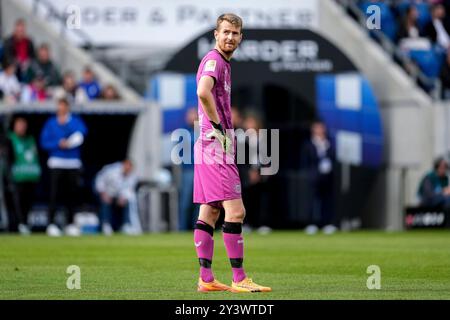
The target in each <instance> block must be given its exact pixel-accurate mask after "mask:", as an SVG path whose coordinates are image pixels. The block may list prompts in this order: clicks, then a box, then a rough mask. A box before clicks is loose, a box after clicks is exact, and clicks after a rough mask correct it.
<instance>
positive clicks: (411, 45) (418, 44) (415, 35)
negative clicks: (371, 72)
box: [397, 5, 431, 53]
mask: <svg viewBox="0 0 450 320" xmlns="http://www.w3.org/2000/svg"><path fill="white" fill-rule="evenodd" d="M418 15H419V14H418V11H417V8H416V6H414V5H410V6H409V7H408V9H407V10H406V12H405V15H404V17H403V19H402V20H401V23H400V27H399V30H398V33H397V40H398V41H399V47H400V49H401V50H402V51H404V52H405V53H406V52H408V51H409V50H429V49H431V42H430V40H429V39H427V38H425V37H422V35H421V34H420V31H419V26H418V22H417V21H418V20H417V19H418Z"/></svg>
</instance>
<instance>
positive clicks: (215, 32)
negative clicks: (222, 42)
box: [214, 30, 219, 40]
mask: <svg viewBox="0 0 450 320" xmlns="http://www.w3.org/2000/svg"><path fill="white" fill-rule="evenodd" d="M218 35H219V33H218V32H217V30H214V38H215V39H216V40H217V36H218Z"/></svg>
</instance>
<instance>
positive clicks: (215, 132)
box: [206, 121, 232, 152]
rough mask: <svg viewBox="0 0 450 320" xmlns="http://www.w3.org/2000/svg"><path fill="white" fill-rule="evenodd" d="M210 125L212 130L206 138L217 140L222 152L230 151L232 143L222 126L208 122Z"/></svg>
mask: <svg viewBox="0 0 450 320" xmlns="http://www.w3.org/2000/svg"><path fill="white" fill-rule="evenodd" d="M210 122H211V125H212V126H213V129H212V130H211V132H209V133H208V134H207V135H206V137H207V138H208V139H212V138H216V139H217V140H219V142H220V144H221V146H222V149H223V151H225V152H230V151H231V146H232V142H231V139H230V138H229V137H228V136H227V134H226V132H225V130H224V129H223V127H222V125H221V124H220V123H218V124H217V123H215V122H213V121H210Z"/></svg>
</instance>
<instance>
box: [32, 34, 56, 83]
mask: <svg viewBox="0 0 450 320" xmlns="http://www.w3.org/2000/svg"><path fill="white" fill-rule="evenodd" d="M30 73H31V74H30V75H29V78H31V79H34V78H35V77H36V76H42V77H44V80H45V85H46V86H47V87H55V86H59V85H61V74H60V72H59V70H58V68H57V67H56V65H55V64H54V63H53V61H52V59H51V54H50V48H49V46H48V44H46V43H43V44H41V45H40V46H39V48H38V50H37V57H36V60H34V61H33V62H32V63H31V68H30Z"/></svg>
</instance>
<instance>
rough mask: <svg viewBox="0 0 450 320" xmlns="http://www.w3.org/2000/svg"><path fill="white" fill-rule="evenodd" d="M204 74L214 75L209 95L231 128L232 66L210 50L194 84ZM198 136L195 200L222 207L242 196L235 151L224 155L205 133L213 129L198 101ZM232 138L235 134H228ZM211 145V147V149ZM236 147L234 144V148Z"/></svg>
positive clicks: (196, 144)
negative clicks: (223, 203)
mask: <svg viewBox="0 0 450 320" xmlns="http://www.w3.org/2000/svg"><path fill="white" fill-rule="evenodd" d="M204 75H207V76H211V77H213V78H214V87H213V89H212V94H213V96H214V101H215V103H216V109H217V113H218V114H219V118H220V122H221V124H222V127H223V128H224V129H225V130H227V129H231V131H232V129H233V127H232V123H231V67H230V63H229V62H228V61H227V60H226V59H225V58H224V57H223V56H222V55H221V54H220V53H219V52H218V51H217V50H215V49H214V50H211V51H210V52H208V53H207V54H206V56H205V57H204V58H203V59H202V61H201V63H200V66H199V68H198V72H197V85H198V82H199V80H200V78H201V77H202V76H204ZM198 115H199V126H200V136H199V138H198V140H197V142H196V143H195V146H194V158H195V163H194V196H193V200H194V202H195V203H201V204H210V205H212V206H214V207H220V206H222V201H225V200H232V199H238V198H241V182H240V178H239V172H238V169H237V166H236V163H235V158H234V154H233V153H232V154H231V155H230V154H224V153H223V150H222V147H221V145H220V144H219V143H217V140H216V141H212V140H211V139H208V138H207V137H206V136H205V135H206V134H207V133H208V132H210V131H211V130H212V125H211V123H210V122H209V119H208V116H207V115H206V114H205V112H204V111H203V107H202V105H201V102H200V100H199V101H198ZM231 139H232V141H234V135H233V136H232V137H231ZM211 147H212V148H211ZM232 148H233V149H234V150H235V143H233V147H232Z"/></svg>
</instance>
